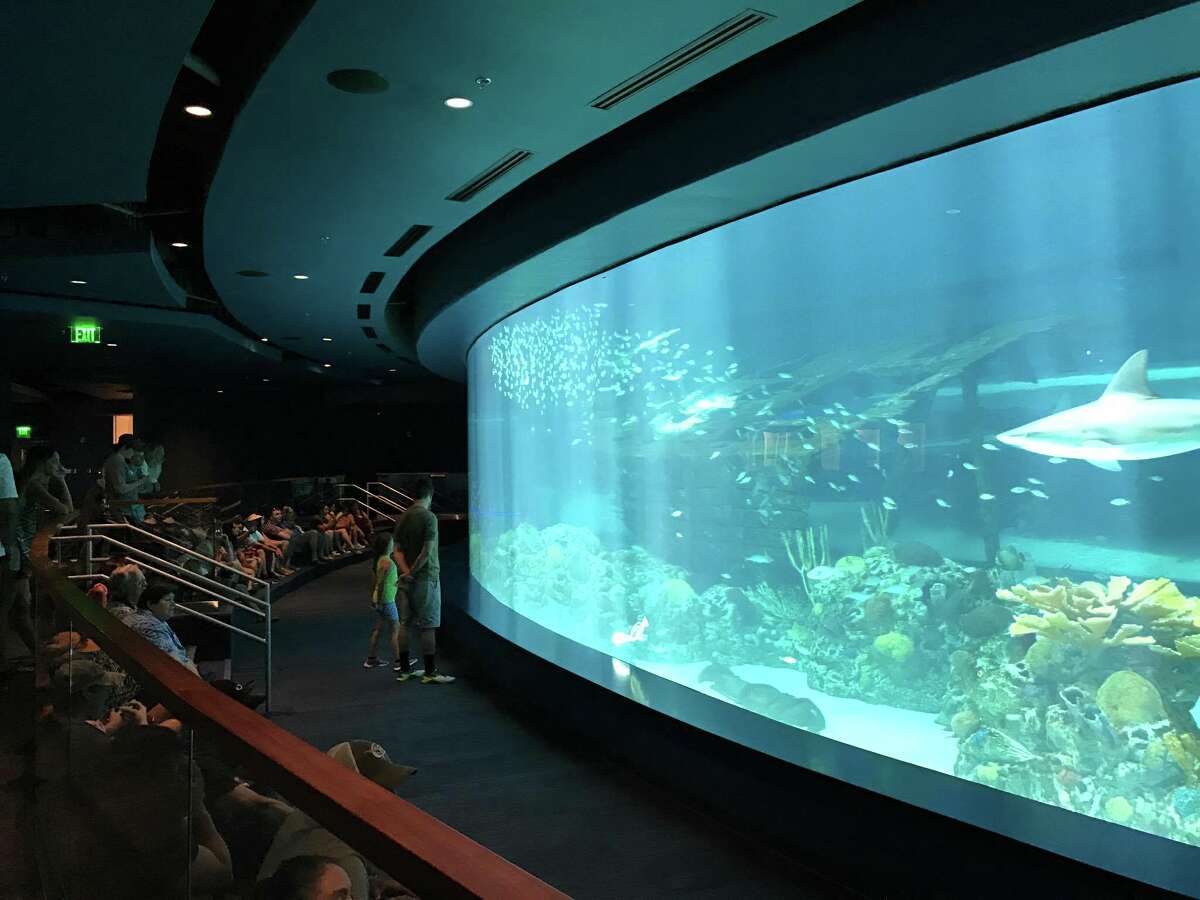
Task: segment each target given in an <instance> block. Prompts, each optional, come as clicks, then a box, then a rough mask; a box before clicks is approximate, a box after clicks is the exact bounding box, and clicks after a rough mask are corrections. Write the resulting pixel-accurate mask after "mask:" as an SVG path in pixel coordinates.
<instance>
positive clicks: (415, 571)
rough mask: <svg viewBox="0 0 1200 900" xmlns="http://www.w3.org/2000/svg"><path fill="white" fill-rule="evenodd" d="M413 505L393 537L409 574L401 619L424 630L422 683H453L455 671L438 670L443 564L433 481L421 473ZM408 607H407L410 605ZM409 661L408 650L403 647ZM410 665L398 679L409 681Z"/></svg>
mask: <svg viewBox="0 0 1200 900" xmlns="http://www.w3.org/2000/svg"><path fill="white" fill-rule="evenodd" d="M412 496H413V502H412V505H411V506H410V507H409V508H408V509H407V510H405V511H404V514H403V515H402V516H400V519H399V520H398V521H397V522H396V530H395V532H393V534H392V538H393V540H394V541H395V543H396V551H395V558H396V565H397V566H398V567H399V568H400V572H401V574H402V575H404V576H405V583H404V585H403V588H404V591H405V593H407V595H408V603H407V604H403V603H400V602H399V601H400V598H399V597H397V601H398V605H399V607H400V610H401V614H400V615H401V621H402V622H404V624H406V625H413V626H415V627H416V628H419V629H420V630H421V653H422V654H423V655H424V656H425V674H424V675H422V676H421V684H449V683H450V682H452V681H453V680H454V677H453V676H451V675H442V674H441V673H439V672H438V670H437V660H436V650H437V638H436V637H435V635H436V631H437V627H438V626H439V625H441V624H442V590H441V584H440V583H439V580H438V579H439V576H440V574H441V564H440V563H439V562H438V520H437V516H436V515H434V514H433V513H432V512H430V510H429V505H430V504H431V503H432V502H433V481H432V480H431V479H430V478H429V476H428V475H421V476H420V477H418V478H417V480H416V482H414V484H413V487H412ZM406 607H407V608H406ZM400 652H401V654H402V655H403V656H404V659H402V660H397V662H400V663H404V662H407V658H408V651H407V650H406V649H404V648H401V650H400ZM408 669H409V667H408V666H407V665H402V666H401V668H400V674H399V675H397V676H396V680H397V681H407V680H408V679H409V677H410V676H409V674H408Z"/></svg>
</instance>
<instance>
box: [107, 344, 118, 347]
mask: <svg viewBox="0 0 1200 900" xmlns="http://www.w3.org/2000/svg"><path fill="white" fill-rule="evenodd" d="M104 346H105V347H115V346H117V345H116V344H105V345H104Z"/></svg>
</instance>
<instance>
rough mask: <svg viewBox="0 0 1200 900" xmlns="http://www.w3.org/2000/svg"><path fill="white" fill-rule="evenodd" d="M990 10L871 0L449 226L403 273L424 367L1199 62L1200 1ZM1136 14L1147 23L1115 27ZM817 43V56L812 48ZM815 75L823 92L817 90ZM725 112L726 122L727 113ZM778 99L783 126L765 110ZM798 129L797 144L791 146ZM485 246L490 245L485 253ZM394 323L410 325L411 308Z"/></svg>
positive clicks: (443, 367) (448, 368)
mask: <svg viewBox="0 0 1200 900" xmlns="http://www.w3.org/2000/svg"><path fill="white" fill-rule="evenodd" d="M1179 6H1185V8H1183V9H1178V10H1175V11H1173V12H1165V13H1162V14H1161V15H1157V16H1154V17H1153V18H1143V17H1144V16H1150V15H1152V14H1153V13H1158V12H1161V11H1162V10H1163V9H1169V8H1174V7H1179ZM989 9H990V15H991V16H992V17H993V18H991V19H989V18H987V17H981V16H972V17H956V16H954V15H952V13H953V11H954V4H952V3H944V4H936V3H935V4H921V5H920V6H919V7H916V6H914V7H911V8H905V7H902V6H901V7H896V6H894V5H891V4H876V3H865V4H860V5H859V6H857V7H856V8H855V9H854V10H851V11H849V12H847V13H846V14H844V15H843V16H840V17H838V18H836V19H833V20H830V21H829V22H827V23H825V24H824V25H822V26H820V27H819V28H817V29H814V30H813V31H812V32H810V33H808V34H806V35H800V36H799V37H797V38H794V39H792V40H791V41H789V46H788V47H786V48H785V47H780V48H778V52H776V51H770V52H768V53H767V54H762V55H761V56H760V57H759V58H757V59H755V60H750V61H748V62H747V63H745V64H743V65H742V66H739V67H737V68H734V69H731V70H730V71H728V72H726V73H723V74H722V75H719V76H717V77H716V78H714V79H712V80H711V82H710V83H708V84H706V85H704V86H702V87H703V93H704V94H707V95H709V96H710V97H711V98H712V101H711V102H710V103H709V104H708V106H707V107H706V106H705V105H704V104H702V103H700V102H699V100H698V99H697V97H696V96H695V95H693V96H689V97H686V98H678V99H677V100H673V101H670V102H669V103H667V104H664V106H663V107H662V108H661V109H659V110H655V111H653V112H652V113H650V114H648V115H647V116H645V117H644V121H642V120H639V121H637V122H633V123H630V125H628V126H626V127H625V128H624V129H622V130H620V131H618V132H615V133H613V134H611V135H609V136H608V137H606V138H604V139H603V140H602V141H597V142H596V143H594V144H593V145H591V146H589V147H587V148H585V149H583V150H581V151H580V152H579V153H577V154H576V155H575V156H574V157H572V158H568V159H567V160H564V161H563V162H562V163H560V164H559V166H558V167H556V169H557V170H560V171H555V170H550V171H547V172H544V173H542V175H541V176H539V179H540V180H541V181H542V182H543V183H542V184H537V183H535V182H537V181H538V180H539V179H534V180H531V181H530V182H528V183H527V184H525V185H522V187H521V188H520V189H519V193H520V196H519V197H518V192H514V193H513V194H512V195H510V196H509V197H506V198H504V200H502V201H500V202H499V203H497V204H495V205H494V206H493V207H491V208H490V209H488V210H485V211H484V212H483V213H482V214H481V215H480V216H477V217H476V218H475V219H474V220H472V221H471V222H470V223H468V224H467V225H465V226H464V227H462V228H460V229H459V230H458V231H457V232H455V233H454V234H452V235H450V236H449V237H448V238H447V239H446V240H445V241H443V242H442V243H441V244H440V245H439V246H438V247H436V248H434V249H433V250H432V251H431V252H430V253H428V254H427V255H426V256H425V257H423V258H422V260H421V261H420V263H419V264H418V266H416V267H414V269H413V271H412V272H410V274H409V275H408V276H407V277H406V278H405V280H404V282H403V283H402V284H401V286H400V290H399V293H400V295H401V297H402V298H403V299H404V300H406V301H407V303H408V307H409V309H410V310H411V309H412V308H413V307H415V308H416V325H417V327H418V328H421V333H420V338H419V344H418V351H419V356H420V359H421V361H422V362H423V363H424V364H425V365H427V366H428V367H429V368H431V369H433V370H434V371H436V372H439V373H440V374H442V375H445V376H446V377H450V378H458V379H462V378H463V373H464V369H463V361H464V358H465V353H466V349H467V347H468V346H469V344H470V343H471V341H473V340H474V338H475V337H476V336H478V335H479V334H480V333H481V332H482V331H483V330H485V329H486V328H487V327H488V326H489V325H491V324H493V323H494V322H495V321H497V320H498V319H499V318H502V317H503V316H504V315H506V314H507V313H509V312H511V311H512V310H514V309H517V308H519V307H520V306H522V305H525V304H527V303H529V302H531V301H533V300H536V299H538V298H539V297H542V296H545V295H547V294H549V293H552V292H553V291H554V290H557V289H559V288H561V287H563V286H565V285H567V284H570V283H573V282H575V281H578V280H580V279H582V278H584V277H586V276H588V275H589V274H593V273H595V272H597V271H602V270H604V269H606V268H609V267H611V266H613V265H615V264H617V263H619V262H622V261H624V260H627V259H629V258H631V257H634V256H637V255H639V254H641V253H644V252H646V251H647V250H649V249H652V248H654V247H657V246H661V245H663V244H665V243H670V242H672V241H674V240H677V239H679V238H682V237H686V236H688V235H690V234H694V233H696V232H698V231H702V230H704V229H706V228H708V227H711V226H713V225H715V224H719V223H721V222H724V221H728V220H729V219H732V218H736V217H738V216H741V215H745V214H747V213H749V212H752V211H755V210H757V209H761V208H763V207H766V206H769V205H772V204H774V203H777V202H780V201H782V200H785V199H789V198H792V197H795V196H798V195H800V194H803V193H806V192H811V191H814V190H819V189H821V188H823V187H827V186H829V185H831V184H835V183H838V182H839V181H844V180H847V179H850V178H854V177H858V176H861V175H863V174H867V173H869V172H871V171H875V170H878V169H880V168H885V167H888V166H890V165H894V164H897V163H898V162H902V161H905V160H911V159H913V158H915V157H919V156H921V155H928V154H930V153H934V152H937V151H939V150H941V149H945V148H947V147H950V146H954V145H956V144H959V143H963V142H967V141H969V140H971V139H973V138H975V137H976V136H978V135H981V134H986V133H989V132H994V131H997V130H1003V129H1008V128H1012V127H1014V126H1016V125H1019V124H1020V123H1023V122H1028V121H1030V120H1031V119H1035V118H1038V117H1041V116H1045V115H1048V114H1052V113H1053V112H1054V111H1056V110H1062V109H1064V108H1066V107H1069V106H1071V105H1073V104H1084V103H1087V102H1091V101H1093V100H1095V99H1096V98H1098V97H1103V96H1108V95H1111V94H1113V93H1115V92H1120V91H1123V90H1126V89H1129V88H1131V87H1134V86H1137V85H1142V84H1146V83H1148V82H1154V81H1158V80H1166V79H1172V78H1179V77H1185V76H1187V75H1189V74H1192V73H1193V72H1194V70H1195V65H1196V64H1195V58H1194V54H1193V53H1192V50H1191V48H1192V47H1194V45H1195V40H1196V38H1197V36H1200V17H1198V15H1197V11H1196V8H1195V6H1194V5H1185V4H1179V3H1138V2H1129V3H1125V4H1119V3H1116V4H1108V5H1106V7H1105V8H1104V10H1103V11H1097V10H1093V9H1092V8H1091V6H1090V5H1089V4H1086V3H1082V2H1080V3H1064V4H1059V5H1057V6H1056V7H1055V8H1054V9H1053V11H1052V12H1053V15H1048V14H1047V13H1048V12H1050V11H1049V10H1047V9H1046V8H1045V7H1043V6H1042V5H1041V4H1036V3H1022V4H1008V5H1006V6H1005V7H1004V8H1003V9H1001V8H1000V7H992V8H989ZM1089 12H1090V13H1097V14H1099V15H1100V17H1097V15H1089V14H1086V13H1089ZM1139 20H1140V21H1139ZM1124 22H1132V24H1128V25H1125V26H1124V27H1119V28H1116V30H1114V31H1105V29H1107V28H1113V27H1115V26H1119V25H1121V24H1122V23H1124ZM939 24H940V25H941V26H942V27H934V26H937V25H939ZM884 26H887V27H884ZM1089 34H1090V35H1096V36H1095V37H1091V38H1085V36H1086V35H1089ZM1001 38H1002V39H1001ZM1080 38H1085V39H1082V40H1080ZM1072 42H1073V43H1072ZM1055 46H1057V47H1058V49H1055V50H1048V51H1047V50H1046V49H1045V48H1047V47H1055ZM804 47H808V49H809V50H810V51H811V53H809V54H807V55H806V54H804V53H801V52H799V51H800V50H801V49H802V48H804ZM884 49H890V50H891V51H892V56H891V67H890V68H889V69H887V70H884V74H890V75H891V77H890V79H889V78H880V77H879V76H880V74H881V72H880V69H879V68H877V67H872V68H870V69H869V70H863V71H859V70H856V69H855V68H854V64H855V61H856V60H858V59H861V58H863V57H864V56H870V58H873V59H878V58H882V57H881V51H882V50H884ZM785 51H796V52H790V53H788V52H785ZM1039 51H1045V52H1040V53H1039ZM1034 54H1038V55H1034ZM772 56H773V57H774V60H773V61H772V59H771V57H772ZM753 69H760V70H761V71H759V72H757V73H755V74H756V78H757V80H753V79H751V78H750V77H748V76H746V75H744V73H743V70H753ZM723 82H724V83H723ZM813 84H815V85H821V86H822V87H823V88H824V90H823V91H822V92H817V93H813V92H811V91H810V92H808V93H807V94H806V93H805V92H804V91H803V90H802V88H803V86H804V85H813ZM903 91H907V92H908V93H903ZM889 96H890V97H891V99H888V98H889ZM831 98H832V100H831ZM906 98H908V99H906ZM885 101H886V102H885ZM718 105H719V106H721V108H722V110H723V111H724V118H718V119H717V120H714V116H713V115H712V109H713V108H714V107H716V106H718ZM689 107H691V108H689ZM739 107H740V108H739ZM772 108H778V109H780V111H781V115H780V119H779V121H778V122H776V121H764V119H763V118H762V112H763V111H764V110H769V109H772ZM871 110H874V111H871ZM756 112H757V113H758V115H757V116H756V115H755V113H756ZM784 113H786V114H784ZM739 116H740V117H741V119H742V121H743V122H745V123H746V125H745V127H744V128H743V129H741V130H740V131H739V130H738V129H737V127H736V126H737V120H738V117H739ZM656 118H657V120H658V121H656ZM722 126H724V127H722ZM704 129H708V130H709V131H710V132H712V133H714V134H719V135H720V145H721V146H720V150H721V154H720V155H721V156H722V157H724V158H725V159H726V162H727V163H730V164H729V165H726V166H724V167H722V166H720V164H719V163H718V162H716V161H715V159H716V155H715V154H710V153H708V152H707V149H706V153H705V154H693V155H692V156H691V157H690V158H688V159H687V160H686V163H685V164H680V159H681V155H682V153H683V152H684V151H686V148H687V147H688V146H695V144H696V143H697V141H698V140H699V135H700V134H702V132H703V131H704ZM789 129H791V130H792V132H793V134H794V138H793V140H791V141H786V140H784V139H783V136H784V135H785V134H786V133H787V132H788V130H789ZM805 129H807V130H805ZM624 132H635V133H636V135H637V137H638V138H639V139H636V140H635V139H634V138H633V137H630V136H628V135H626V134H625V133H624ZM756 142H757V143H756ZM681 147H682V149H681ZM708 149H711V148H708ZM739 152H740V153H741V154H742V157H741V161H740V164H736V165H734V164H732V163H734V162H738V158H737V154H738V153H739ZM618 157H619V159H620V162H621V165H622V166H623V167H624V168H626V170H627V171H629V172H631V173H636V175H634V176H631V178H630V179H626V180H625V181H623V182H621V183H619V184H618V183H617V182H615V181H614V180H613V178H612V174H613V173H612V167H610V166H608V162H607V161H608V160H609V159H612V158H618ZM581 158H583V161H581ZM586 159H591V160H593V161H594V162H595V165H591V166H588V165H585V164H584V162H585V161H586ZM706 167H707V172H705V171H704V170H705V168H706ZM602 168H603V169H604V171H603V172H601V171H600V170H601V169H602ZM687 168H690V169H691V171H692V173H693V175H694V176H695V177H691V178H689V176H688V173H687V172H686V171H684V170H685V169H687ZM701 174H703V175H704V176H705V177H699V175H701ZM600 181H605V183H607V184H608V185H610V189H609V190H608V191H607V192H606V191H605V190H604V189H603V184H601V183H599V182H600ZM655 185H657V186H658V189H659V190H658V193H655ZM539 188H541V189H540V190H539ZM518 200H520V201H521V202H519V203H518V202H517V201H518ZM623 201H624V202H625V203H626V205H624V206H622V205H621V204H622V202H623ZM583 204H587V206H588V210H587V213H588V215H587V216H581V215H580V208H581V206H582V205H583ZM597 223H599V224H597ZM489 238H491V240H489ZM480 246H486V247H487V248H488V253H487V254H480V253H476V252H474V248H475V247H480ZM485 256H486V258H485ZM408 315H409V318H411V312H410V313H409V314H408ZM394 317H395V318H396V319H397V320H398V322H399V324H400V326H401V327H402V326H403V324H404V318H405V316H404V315H402V314H398V315H395V316H394Z"/></svg>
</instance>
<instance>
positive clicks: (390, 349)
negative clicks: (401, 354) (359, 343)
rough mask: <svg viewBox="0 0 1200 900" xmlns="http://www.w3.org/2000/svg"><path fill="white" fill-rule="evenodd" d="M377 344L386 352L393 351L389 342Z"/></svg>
mask: <svg viewBox="0 0 1200 900" xmlns="http://www.w3.org/2000/svg"><path fill="white" fill-rule="evenodd" d="M375 346H376V347H378V348H379V349H380V350H382V351H383V352H384V353H391V352H392V348H391V347H389V346H388V345H387V344H376V345H375Z"/></svg>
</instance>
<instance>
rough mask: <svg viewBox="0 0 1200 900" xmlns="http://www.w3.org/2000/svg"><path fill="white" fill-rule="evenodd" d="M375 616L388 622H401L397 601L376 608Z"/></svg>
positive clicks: (390, 601) (381, 604)
mask: <svg viewBox="0 0 1200 900" xmlns="http://www.w3.org/2000/svg"><path fill="white" fill-rule="evenodd" d="M375 614H376V615H377V616H379V618H381V619H385V620H387V621H388V622H396V623H399V622H400V612H399V610H397V609H396V601H395V600H389V601H388V602H387V603H380V604H379V605H377V606H376V607H375Z"/></svg>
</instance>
